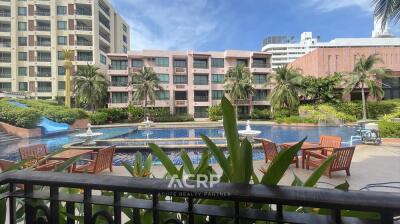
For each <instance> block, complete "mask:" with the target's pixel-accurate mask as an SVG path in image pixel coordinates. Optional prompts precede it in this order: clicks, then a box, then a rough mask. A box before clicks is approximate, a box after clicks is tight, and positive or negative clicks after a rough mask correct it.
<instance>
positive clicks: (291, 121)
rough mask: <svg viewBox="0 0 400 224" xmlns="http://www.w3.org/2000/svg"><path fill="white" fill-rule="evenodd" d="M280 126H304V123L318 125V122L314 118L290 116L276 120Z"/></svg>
mask: <svg viewBox="0 0 400 224" xmlns="http://www.w3.org/2000/svg"><path fill="white" fill-rule="evenodd" d="M275 121H276V122H277V123H278V124H281V123H285V124H302V123H307V124H309V123H311V124H317V123H318V120H316V119H312V118H304V117H300V116H290V117H278V118H276V119H275Z"/></svg>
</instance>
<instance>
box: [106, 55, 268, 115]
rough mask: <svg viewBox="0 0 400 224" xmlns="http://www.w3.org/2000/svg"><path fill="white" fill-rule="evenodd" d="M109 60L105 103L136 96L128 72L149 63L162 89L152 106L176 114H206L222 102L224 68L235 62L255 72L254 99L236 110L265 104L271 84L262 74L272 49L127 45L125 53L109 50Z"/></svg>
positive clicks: (265, 73) (120, 102) (118, 104)
mask: <svg viewBox="0 0 400 224" xmlns="http://www.w3.org/2000/svg"><path fill="white" fill-rule="evenodd" d="M108 57H109V58H110V60H111V65H110V68H109V70H108V77H109V79H110V82H111V85H110V87H109V89H108V91H109V94H110V102H109V105H108V106H109V107H120V108H124V107H128V106H129V105H130V104H133V105H136V106H141V105H143V104H144V102H135V101H133V99H132V93H133V92H134V91H135V90H134V89H132V87H128V83H129V82H130V76H129V73H135V72H137V71H140V70H142V69H143V67H150V68H152V69H153V70H154V71H155V72H156V73H157V74H158V76H159V78H160V80H161V85H162V87H163V90H162V91H158V92H157V100H156V101H155V102H154V104H153V105H151V106H154V107H168V108H169V109H170V111H171V113H174V114H192V115H194V117H195V118H203V117H207V109H208V107H210V106H211V105H216V104H218V103H219V102H220V100H221V98H222V96H223V95H224V94H225V91H224V87H223V80H224V74H225V73H226V72H227V71H228V69H229V68H231V67H235V66H236V65H238V64H243V65H244V66H246V67H248V68H249V69H250V71H251V73H252V74H253V78H254V83H255V84H254V87H255V89H256V92H255V94H254V96H253V97H252V99H250V100H241V101H240V102H238V104H239V113H240V114H248V113H249V112H251V111H252V110H253V109H255V108H260V109H263V108H267V107H269V105H270V104H269V102H268V101H267V95H268V92H269V89H270V87H267V86H266V80H267V76H268V74H270V73H271V72H272V70H271V54H269V53H266V52H251V51H231V50H228V51H224V52H193V51H187V52H173V51H153V50H144V51H130V52H128V53H127V54H120V53H118V54H108Z"/></svg>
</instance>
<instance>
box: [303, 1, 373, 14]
mask: <svg viewBox="0 0 400 224" xmlns="http://www.w3.org/2000/svg"><path fill="white" fill-rule="evenodd" d="M306 1H308V3H306V4H307V5H308V6H312V7H316V8H317V9H319V10H322V11H324V12H329V11H332V10H336V9H340V8H346V7H352V6H356V7H359V8H361V9H362V10H364V11H367V12H371V11H373V7H372V4H371V0H306Z"/></svg>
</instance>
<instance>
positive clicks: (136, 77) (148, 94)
mask: <svg viewBox="0 0 400 224" xmlns="http://www.w3.org/2000/svg"><path fill="white" fill-rule="evenodd" d="M131 77H132V81H131V83H130V84H129V85H130V86H132V87H133V88H134V89H136V90H135V92H134V93H133V96H132V97H133V99H134V100H137V101H142V100H144V107H145V109H147V100H150V102H154V101H155V100H156V91H157V90H162V89H163V88H162V87H161V86H160V79H159V78H158V76H157V74H156V73H155V72H154V71H153V70H152V69H151V68H148V67H144V68H143V70H142V71H140V72H137V73H133V74H131Z"/></svg>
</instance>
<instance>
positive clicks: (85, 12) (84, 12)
mask: <svg viewBox="0 0 400 224" xmlns="http://www.w3.org/2000/svg"><path fill="white" fill-rule="evenodd" d="M75 14H76V15H80V16H92V10H87V9H77V10H76V11H75Z"/></svg>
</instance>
